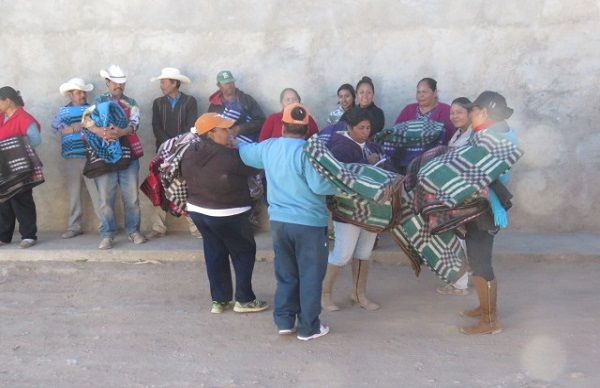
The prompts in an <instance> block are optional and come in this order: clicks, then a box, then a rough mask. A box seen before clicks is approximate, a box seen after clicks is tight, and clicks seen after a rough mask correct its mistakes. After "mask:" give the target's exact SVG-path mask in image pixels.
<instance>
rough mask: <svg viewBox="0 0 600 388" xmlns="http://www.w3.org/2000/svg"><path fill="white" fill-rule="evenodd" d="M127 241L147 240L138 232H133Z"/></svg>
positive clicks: (138, 241)
mask: <svg viewBox="0 0 600 388" xmlns="http://www.w3.org/2000/svg"><path fill="white" fill-rule="evenodd" d="M129 241H131V242H132V243H134V244H143V243H145V242H146V241H148V240H146V237H144V236H143V235H142V234H141V233H140V232H133V233H131V234H130V235H129Z"/></svg>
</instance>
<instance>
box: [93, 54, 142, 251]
mask: <svg viewBox="0 0 600 388" xmlns="http://www.w3.org/2000/svg"><path fill="white" fill-rule="evenodd" d="M100 76H101V77H102V78H104V80H105V81H106V87H107V88H108V92H107V93H104V94H101V95H100V96H98V97H96V100H95V101H94V103H95V104H100V103H102V102H107V101H114V102H116V103H117V104H119V106H121V107H122V108H123V110H124V111H125V113H126V114H127V117H128V119H129V125H128V126H127V128H111V129H106V130H107V131H108V134H109V136H110V137H111V138H115V139H116V138H121V137H123V136H129V135H132V134H134V133H135V132H136V131H137V129H138V127H139V124H140V115H139V108H138V105H137V103H136V101H135V100H134V99H133V98H130V97H127V96H126V95H125V94H124V91H125V85H126V83H127V75H125V72H124V71H123V70H122V69H121V68H120V67H119V66H117V65H110V66H109V68H108V70H104V69H103V70H100ZM96 129H97V128H95V126H93V127H92V128H90V130H91V131H95V130H96ZM139 171H140V162H139V160H138V159H137V158H134V157H133V152H132V158H131V162H130V163H129V166H128V167H127V168H126V169H124V170H120V171H114V172H109V173H106V174H104V175H101V176H99V177H96V178H94V179H95V181H96V187H97V189H98V213H99V216H100V234H101V236H102V241H100V245H99V246H98V248H99V249H110V248H112V245H113V238H114V236H115V234H116V222H115V209H114V204H115V196H116V193H117V189H118V190H119V191H120V192H121V200H122V201H123V213H124V216H125V231H126V232H127V235H128V238H129V241H131V242H133V243H134V244H143V243H145V242H146V238H145V237H144V236H143V235H142V234H141V233H140V219H141V213H140V202H139V191H138V187H139V186H140V182H139V180H140V179H139Z"/></svg>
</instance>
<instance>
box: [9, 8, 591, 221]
mask: <svg viewBox="0 0 600 388" xmlns="http://www.w3.org/2000/svg"><path fill="white" fill-rule="evenodd" d="M0 5H1V11H0V18H1V20H2V29H1V32H0V41H2V48H1V50H0V69H2V70H1V72H0V85H12V86H14V87H16V88H18V89H20V90H21V91H22V94H23V97H24V99H25V102H26V104H27V106H26V108H27V109H28V110H29V111H30V112H31V113H33V114H34V115H35V116H36V117H37V118H38V119H39V120H40V121H41V122H42V123H43V125H44V128H43V129H44V144H43V145H42V146H41V148H40V154H41V157H42V159H43V161H44V163H45V172H46V176H47V182H46V183H45V184H44V185H43V186H41V187H39V188H37V189H36V190H35V196H36V202H37V204H38V207H39V226H40V228H42V229H62V228H64V226H65V225H66V208H65V204H66V201H65V199H64V197H65V195H64V189H63V185H64V177H63V174H62V173H61V158H60V156H59V142H58V139H57V138H55V137H53V136H52V135H51V132H50V128H49V125H50V122H51V118H52V116H53V114H54V112H55V111H56V109H57V108H58V107H59V106H60V104H62V103H63V102H64V100H63V98H62V97H61V96H60V95H59V94H58V86H59V85H60V84H61V83H62V82H64V81H66V80H67V79H69V78H71V77H75V76H81V77H84V78H87V79H89V80H91V81H92V82H93V83H94V84H95V86H96V91H95V92H93V93H92V96H91V97H92V98H93V96H94V94H95V93H96V92H97V93H100V92H103V91H104V85H103V82H102V80H101V79H100V77H99V75H98V71H99V70H100V69H101V68H106V67H107V66H108V65H109V64H110V63H117V64H119V65H121V66H122V67H123V68H124V69H125V70H126V71H127V72H128V74H129V77H130V78H129V79H130V81H129V82H128V84H127V90H126V93H127V94H128V95H130V96H132V97H134V98H136V99H137V100H138V102H139V103H140V105H141V108H142V115H143V125H142V130H141V137H142V139H143V141H144V145H145V148H146V150H147V151H148V152H147V154H148V155H147V156H146V157H144V159H143V164H144V165H147V162H148V161H149V159H150V155H149V154H150V153H151V152H152V150H153V136H152V133H151V128H150V119H151V104H152V100H153V99H154V98H156V97H158V96H159V95H160V90H159V88H158V84H157V83H150V82H149V79H150V78H151V77H152V76H155V75H157V74H158V73H159V72H160V69H161V68H162V67H165V66H175V67H179V68H181V69H182V70H183V71H184V73H186V74H188V75H189V76H190V77H191V78H192V79H193V81H194V82H193V84H191V85H190V86H186V87H184V88H183V89H182V90H184V91H185V92H187V93H191V94H193V95H194V96H196V97H197V98H198V100H199V102H200V110H201V111H202V112H204V111H205V110H206V108H207V106H208V103H207V97H208V96H209V95H210V94H211V93H212V92H213V91H214V90H215V78H214V77H215V75H216V73H217V71H219V70H221V69H231V70H232V71H233V72H234V74H235V76H236V77H237V78H238V80H239V82H238V86H239V87H240V88H241V89H242V90H244V91H247V92H249V93H250V94H252V95H253V96H254V97H255V98H256V99H257V100H258V101H259V103H260V104H261V105H262V107H263V109H264V111H265V112H266V113H271V112H274V111H276V110H278V109H279V104H278V96H279V92H280V90H281V89H282V88H284V87H294V88H296V89H297V90H298V91H299V92H300V94H301V95H302V97H303V101H304V102H305V103H306V104H307V105H308V107H309V108H310V109H311V111H312V113H313V115H314V116H315V117H316V118H317V120H318V122H319V124H320V125H322V124H323V123H324V120H325V119H326V115H327V113H328V112H329V111H330V110H333V109H334V108H335V104H336V95H335V91H336V89H337V87H338V86H339V85H340V84H341V83H344V82H350V83H352V84H355V83H356V81H357V80H358V79H359V78H360V77H361V76H362V75H365V74H368V75H370V76H371V77H372V78H373V80H374V82H375V86H376V102H377V104H378V105H379V106H381V107H382V108H383V110H384V111H385V113H386V122H387V124H388V125H389V124H392V123H393V120H394V119H395V118H396V116H397V115H398V113H399V112H400V110H401V108H402V107H403V106H404V105H406V104H407V103H410V102H413V101H414V93H415V84H416V82H417V81H418V79H420V78H422V77H426V76H430V77H435V78H436V79H437V80H438V82H439V88H440V97H441V100H442V101H450V100H452V99H453V98H454V97H457V96H462V95H465V96H468V97H471V98H474V97H475V96H476V95H477V94H478V93H479V92H481V91H482V90H484V89H494V90H498V91H500V92H502V93H503V94H504V95H505V96H507V99H508V102H509V105H510V106H512V107H513V108H515V114H514V116H513V118H512V119H511V120H510V123H511V125H512V126H514V128H515V129H516V130H517V132H518V133H519V135H520V137H521V139H522V143H523V147H524V148H525V150H526V156H525V157H524V158H523V159H522V161H521V162H520V163H519V164H518V165H517V166H516V168H515V169H514V175H513V179H512V184H511V188H512V190H513V192H514V194H515V197H516V200H515V207H514V209H513V211H512V212H511V215H512V221H513V223H512V227H513V228H515V229H520V230H531V231H576V230H588V231H594V232H599V231H600V220H599V217H598V215H600V205H598V203H597V202H596V201H595V200H596V198H598V197H600V188H599V186H600V172H599V168H600V133H599V132H598V130H597V127H598V124H597V123H598V121H599V119H600V114H599V113H598V106H599V101H598V92H597V88H596V80H597V74H599V73H600V36H599V35H598V33H597V31H598V28H599V27H600V23H599V21H600V2H598V1H590V0H582V1H577V2H575V1H559V0H546V1H543V0H532V1H526V2H525V1H516V0H508V1H502V2H489V1H486V2H477V1H475V2H474V1H467V0H454V1H433V0H424V1H423V0H421V1H416V0H404V1H392V0H390V1H370V2H366V1H364V2H363V1H336V2H324V1H315V0H305V1H303V2H288V1H278V0H263V1H227V2H218V1H191V0H187V1H186V0H171V1H141V0H128V1H123V0H120V1H116V0H115V1H94V2H88V1H79V0H77V1H73V0H71V1H48V2H39V1H18V2H9V1H3V0H2V1H0ZM141 174H142V175H143V176H145V171H144V169H142V172H141ZM142 205H143V220H144V225H143V227H144V228H146V227H147V225H148V220H149V214H150V213H151V209H150V206H149V202H148V201H147V199H146V198H142ZM94 224H95V221H94V220H93V216H92V213H91V211H90V210H89V207H88V214H87V225H88V227H93V225H94ZM184 226H185V224H184V223H179V224H177V227H179V228H182V227H184Z"/></svg>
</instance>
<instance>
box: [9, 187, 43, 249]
mask: <svg viewBox="0 0 600 388" xmlns="http://www.w3.org/2000/svg"><path fill="white" fill-rule="evenodd" d="M15 221H19V233H21V239H32V240H37V236H36V233H37V216H36V212H35V202H33V192H32V190H31V189H29V190H26V191H23V192H21V193H19V194H17V195H15V196H13V197H12V198H11V199H9V200H8V201H6V202H2V203H0V241H2V242H5V243H9V242H11V241H12V236H13V233H14V231H15Z"/></svg>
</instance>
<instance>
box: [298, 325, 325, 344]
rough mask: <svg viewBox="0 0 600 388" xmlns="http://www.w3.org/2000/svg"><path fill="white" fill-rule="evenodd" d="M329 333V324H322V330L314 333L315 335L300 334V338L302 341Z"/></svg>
mask: <svg viewBox="0 0 600 388" xmlns="http://www.w3.org/2000/svg"><path fill="white" fill-rule="evenodd" d="M327 333H329V326H325V325H323V324H321V328H320V331H319V332H318V333H316V334H313V335H311V336H308V337H303V336H301V335H299V336H298V339H299V340H300V341H308V340H311V339H315V338H319V337H323V336H324V335H325V334H327Z"/></svg>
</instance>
